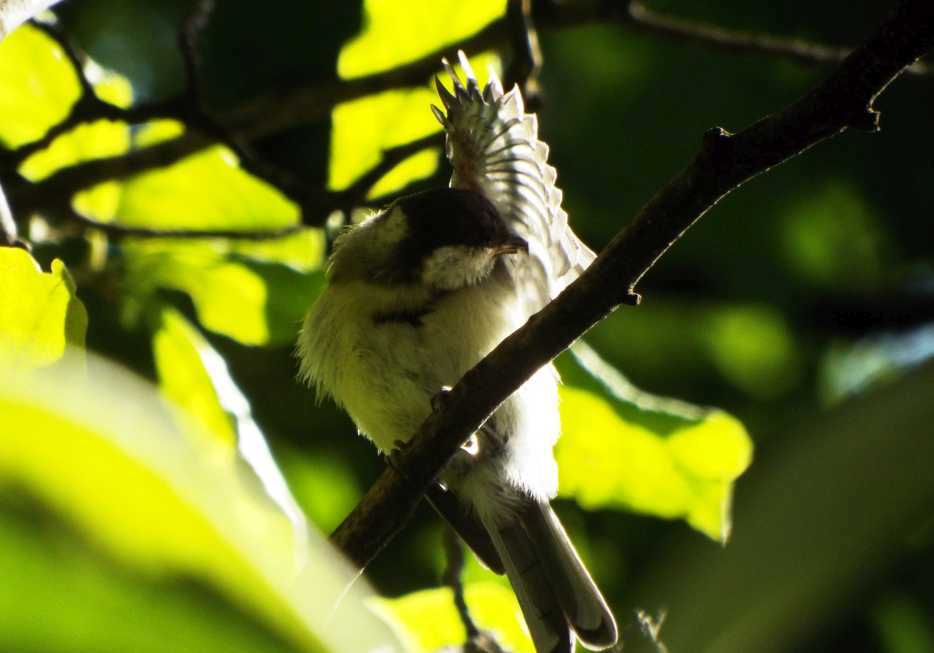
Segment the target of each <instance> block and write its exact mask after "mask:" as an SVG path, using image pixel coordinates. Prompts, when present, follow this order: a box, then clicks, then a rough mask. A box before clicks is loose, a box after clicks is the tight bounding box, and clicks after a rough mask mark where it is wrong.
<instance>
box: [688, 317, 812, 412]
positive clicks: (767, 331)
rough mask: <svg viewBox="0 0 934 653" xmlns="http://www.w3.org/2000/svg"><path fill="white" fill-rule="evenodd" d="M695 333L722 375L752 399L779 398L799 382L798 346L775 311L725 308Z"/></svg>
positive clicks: (707, 318) (708, 318)
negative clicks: (797, 380)
mask: <svg viewBox="0 0 934 653" xmlns="http://www.w3.org/2000/svg"><path fill="white" fill-rule="evenodd" d="M694 329H695V330H696V331H697V334H696V337H698V338H699V339H700V340H701V342H702V343H703V344H704V345H705V346H706V348H707V351H708V355H709V356H710V358H711V360H712V361H713V363H714V365H716V367H717V369H718V370H719V371H720V373H721V374H722V375H723V376H724V377H725V378H727V379H728V380H729V381H731V382H732V383H733V384H734V385H735V386H737V387H739V388H742V389H743V390H745V391H746V392H747V393H748V394H750V395H753V396H756V397H763V398H768V397H775V396H777V395H779V394H781V393H782V392H784V391H785V390H787V389H788V388H789V386H790V385H791V384H792V383H793V382H794V381H795V380H796V379H797V376H798V359H797V358H798V357H797V352H796V351H795V343H794V341H793V340H792V336H791V333H790V330H789V328H788V325H787V324H786V322H785V320H784V319H783V317H782V315H781V314H780V313H779V312H778V311H776V310H775V309H774V308H772V307H769V306H764V305H759V306H756V305H751V306H721V307H718V308H716V309H714V310H711V311H709V312H708V313H707V315H705V316H704V319H703V321H702V322H701V324H700V325H698V326H696V327H694Z"/></svg>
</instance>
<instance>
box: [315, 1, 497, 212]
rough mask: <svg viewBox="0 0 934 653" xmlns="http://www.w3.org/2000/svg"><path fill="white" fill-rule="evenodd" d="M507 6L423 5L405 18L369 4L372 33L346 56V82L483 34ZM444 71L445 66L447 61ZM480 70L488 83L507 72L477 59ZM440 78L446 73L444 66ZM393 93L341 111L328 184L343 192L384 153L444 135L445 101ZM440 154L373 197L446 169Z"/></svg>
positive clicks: (415, 164)
mask: <svg viewBox="0 0 934 653" xmlns="http://www.w3.org/2000/svg"><path fill="white" fill-rule="evenodd" d="M505 6H506V3H505V2H504V1H503V0H492V1H491V0H484V1H483V2H471V3H464V2H456V1H452V0H444V1H443V2H428V1H427V0H419V1H418V2H415V3H411V4H410V5H407V7H406V9H407V10H406V11H404V12H400V11H399V10H398V7H397V6H395V5H393V4H392V3H386V2H374V1H372V0H368V1H367V2H366V3H365V6H364V11H365V15H366V19H365V27H364V29H363V30H362V31H361V33H360V34H359V35H358V36H356V37H355V38H353V39H351V40H350V41H348V42H347V44H346V45H345V46H344V47H343V48H342V49H341V53H340V56H339V58H338V63H337V70H338V74H339V75H340V76H341V77H345V78H350V77H359V76H360V75H366V74H369V73H373V72H377V71H380V70H384V69H386V68H391V67H393V66H395V65H397V64H401V63H405V62H407V61H411V60H413V59H415V58H417V57H420V56H424V55H425V54H428V53H429V52H434V51H436V50H437V49H438V48H440V47H441V46H444V45H446V44H449V43H452V42H454V41H457V40H458V39H461V38H463V37H465V36H468V35H470V34H473V33H475V32H476V31H478V30H479V29H480V28H482V27H483V26H485V25H487V24H488V23H490V22H491V21H493V20H495V19H496V18H498V17H500V16H501V15H502V14H503V12H504V11H505ZM439 64H440V62H439ZM472 64H473V67H474V69H475V70H476V71H477V73H478V74H479V75H480V78H481V80H480V81H481V82H483V81H484V80H485V77H486V71H487V68H488V66H489V65H491V64H492V65H494V66H495V67H496V68H497V69H498V68H499V57H497V56H495V55H484V56H478V57H473V59H472ZM438 68H439V71H440V69H441V67H440V65H439V66H438ZM428 81H429V80H427V79H426V80H425V82H426V85H425V87H424V88H417V89H412V90H405V89H403V90H392V91H386V92H383V93H379V94H377V95H372V96H369V97H365V98H361V99H359V100H354V101H352V102H345V103H343V104H340V105H338V106H337V107H336V108H335V109H334V111H333V112H332V114H331V122H332V130H331V165H330V174H329V181H328V185H329V186H330V187H331V188H335V189H342V188H346V187H347V186H349V185H350V184H352V183H353V181H354V180H355V179H357V178H358V177H359V176H360V175H361V174H362V173H363V172H365V171H366V170H368V169H369V168H371V167H372V166H374V165H376V164H377V163H378V162H379V160H380V157H381V153H382V151H383V150H385V149H387V148H390V147H392V146H394V145H401V144H403V143H407V142H409V141H412V140H415V139H417V138H420V137H422V136H426V135H428V134H431V133H433V132H437V131H440V129H441V127H440V125H439V124H438V122H437V120H435V118H434V116H433V115H432V114H431V111H430V110H429V108H428V107H429V105H430V104H431V103H435V104H437V102H438V100H437V96H436V94H435V92H434V91H433V90H430V89H429V88H428V84H427V82H428ZM438 157H439V155H438V153H437V152H436V151H426V152H420V153H418V154H415V155H413V156H411V157H409V158H408V159H406V160H405V161H403V162H402V163H400V164H399V165H397V166H396V167H395V168H394V169H393V171H392V172H391V173H389V174H388V175H386V176H385V177H384V178H383V179H382V180H381V181H380V182H379V183H378V184H377V185H376V186H374V187H373V188H372V189H371V191H370V197H379V196H381V195H385V194H387V193H391V192H393V191H395V190H398V189H399V188H403V187H404V186H406V185H407V184H409V183H411V182H412V181H414V180H416V179H421V178H424V177H427V176H429V175H431V174H432V173H433V172H434V171H435V170H436V169H437V167H438Z"/></svg>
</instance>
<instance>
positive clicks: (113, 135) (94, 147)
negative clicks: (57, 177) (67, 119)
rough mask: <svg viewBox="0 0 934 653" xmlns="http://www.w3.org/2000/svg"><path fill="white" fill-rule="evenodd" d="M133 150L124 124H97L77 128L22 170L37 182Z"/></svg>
mask: <svg viewBox="0 0 934 653" xmlns="http://www.w3.org/2000/svg"><path fill="white" fill-rule="evenodd" d="M129 147H130V130H129V128H128V127H127V126H126V125H125V124H123V123H117V122H110V121H109V120H98V121H97V122H92V123H86V124H82V125H78V126H77V127H75V128H74V129H72V130H71V131H69V132H66V133H64V134H62V135H61V136H59V137H58V138H56V139H55V140H54V141H52V144H51V145H50V146H49V147H48V148H46V149H44V150H40V151H39V152H36V153H35V154H33V155H32V156H30V157H29V158H28V159H26V160H25V161H24V162H23V164H22V166H20V169H19V171H20V173H21V174H22V175H23V176H24V177H26V178H27V179H29V180H30V181H38V180H40V179H43V178H45V177H48V176H49V175H50V174H52V173H53V172H55V171H56V170H58V169H60V168H64V167H65V166H70V165H74V164H75V163H78V162H79V161H86V160H88V159H94V158H98V157H104V156H113V155H116V154H122V153H124V152H126V151H127V149H129Z"/></svg>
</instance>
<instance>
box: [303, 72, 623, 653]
mask: <svg viewBox="0 0 934 653" xmlns="http://www.w3.org/2000/svg"><path fill="white" fill-rule="evenodd" d="M461 63H462V66H463V67H464V69H465V70H466V71H467V74H468V77H467V82H466V86H464V85H463V84H462V83H461V82H460V80H459V79H458V78H457V77H456V75H454V73H453V71H452V70H451V69H450V67H449V66H448V70H449V71H450V72H451V76H452V79H453V80H454V88H455V92H454V94H453V95H452V94H450V93H448V92H447V91H446V90H444V89H443V87H442V86H441V85H440V83H439V84H438V87H439V93H440V94H441V98H442V102H443V103H444V106H445V109H446V113H445V112H442V111H441V110H439V109H437V108H435V107H432V108H433V109H434V111H435V115H437V116H438V117H439V119H440V120H441V122H442V124H443V125H444V128H445V131H446V132H447V147H446V150H447V154H448V157H449V159H450V160H451V162H452V164H453V165H454V175H453V177H452V180H451V185H452V188H450V189H438V190H435V191H428V192H426V193H423V194H419V195H416V196H412V197H409V198H403V199H402V200H399V201H398V202H397V203H396V204H394V205H392V206H390V207H389V208H387V209H386V210H384V211H383V212H381V213H379V214H377V215H375V216H373V217H371V218H369V219H368V220H366V221H364V222H363V223H361V224H359V225H357V226H355V227H353V228H351V229H350V230H348V231H347V232H346V233H344V234H343V235H341V236H340V238H338V240H337V241H336V243H335V251H334V254H333V257H332V260H331V266H330V268H329V272H328V280H329V283H328V287H327V288H326V289H325V290H324V291H323V292H322V294H321V295H320V296H319V298H318V299H317V300H316V302H315V304H314V305H313V306H312V307H311V310H310V311H309V313H308V315H307V317H306V320H305V324H304V327H303V330H302V334H301V336H300V338H299V343H298V352H299V356H300V359H301V375H302V377H303V378H304V379H305V380H306V381H307V382H308V383H310V384H311V385H313V386H315V388H316V389H317V391H318V393H319V395H330V396H332V397H333V398H334V399H335V400H336V401H337V402H338V403H339V404H340V405H341V406H343V407H344V408H345V409H346V410H347V412H348V413H349V414H350V416H351V417H352V418H353V420H354V422H355V423H356V424H357V427H358V428H359V430H360V432H361V433H363V434H365V435H366V436H367V437H369V438H370V439H371V440H372V441H373V442H374V444H376V446H377V447H378V448H379V449H380V450H381V451H383V452H389V451H391V450H392V449H394V448H395V447H396V446H397V444H398V443H400V442H405V441H407V440H408V439H409V438H410V437H411V436H412V435H413V434H414V433H415V432H416V431H417V430H418V428H419V426H421V424H422V422H423V421H424V420H425V418H426V417H427V416H428V415H429V413H430V412H431V402H432V398H433V397H434V396H435V395H436V394H437V393H438V392H439V391H440V390H441V389H442V388H443V387H444V386H451V385H454V384H455V383H456V382H457V381H458V380H459V379H460V378H461V377H462V376H463V374H464V373H465V372H467V370H469V369H470V368H471V367H473V366H474V365H475V364H476V363H477V362H479V361H480V360H481V359H482V358H483V357H484V356H486V354H488V353H489V352H490V351H491V350H492V349H493V348H494V347H495V346H496V345H497V344H499V343H500V342H501V341H502V340H503V339H504V338H505V337H506V336H508V335H509V334H510V333H512V332H513V331H514V330H516V329H517V328H518V327H520V326H522V325H523V324H524V323H525V321H526V320H527V319H528V318H529V317H530V316H531V315H532V314H533V313H534V312H536V311H537V310H538V309H540V308H541V307H542V306H543V305H544V304H545V303H546V302H547V301H548V300H549V299H551V298H552V297H553V296H555V295H556V294H557V293H558V292H560V290H562V289H563V288H564V287H565V286H566V285H567V284H568V283H570V281H572V280H573V279H574V278H576V276H577V275H578V274H579V272H580V271H581V270H583V269H584V268H585V267H586V266H587V265H588V264H589V263H590V261H591V260H592V258H593V253H592V252H590V250H589V249H587V248H586V247H585V246H584V245H583V244H582V243H580V241H579V240H578V239H577V237H576V236H575V235H574V233H573V232H572V231H571V230H570V228H568V226H567V215H566V214H565V213H564V211H563V210H562V209H561V206H560V203H561V193H560V191H559V190H557V188H556V187H555V185H554V182H555V172H554V168H552V167H551V166H549V165H548V164H547V161H546V158H547V147H546V146H545V145H544V144H543V143H541V142H540V141H539V140H538V136H537V125H536V122H535V117H534V116H531V115H527V114H525V113H524V110H523V107H522V100H521V97H520V95H519V92H518V89H513V90H512V91H510V92H509V93H507V94H504V93H503V90H502V87H501V85H500V84H499V81H498V80H496V78H495V76H493V78H492V80H491V82H490V83H489V84H488V85H487V86H486V87H485V88H484V89H483V91H482V92H481V91H480V89H479V86H478V84H477V82H476V79H475V78H474V77H473V73H472V72H471V71H470V68H469V65H468V64H467V61H466V58H464V57H463V55H461ZM445 65H447V63H446V62H445ZM559 431H560V420H559V414H558V377H557V373H556V371H555V370H554V368H553V367H552V366H551V365H548V366H545V367H544V368H542V369H540V370H539V371H538V372H537V373H536V374H534V375H533V376H532V377H531V378H530V379H529V380H528V381H527V382H526V383H525V384H523V385H522V386H521V387H520V388H519V389H518V390H517V391H516V392H515V393H514V394H513V395H512V396H510V397H509V398H508V399H507V400H506V401H505V402H504V403H503V404H502V405H501V406H500V407H499V408H498V409H497V410H496V412H495V413H494V414H493V415H492V416H491V417H490V419H489V420H488V421H487V423H486V424H485V425H484V426H483V427H482V428H481V429H480V431H478V432H477V434H476V437H475V442H474V443H473V444H474V446H472V447H465V448H464V449H463V450H462V451H460V452H459V453H458V455H457V456H455V458H454V459H453V460H452V462H451V464H450V465H449V466H448V468H447V469H446V470H445V471H444V473H443V475H442V481H443V484H444V488H446V490H445V489H443V488H440V487H439V488H436V489H435V490H434V491H433V493H432V494H431V495H430V496H429V499H430V500H432V502H433V503H434V505H435V506H436V507H437V508H438V510H439V512H441V513H442V514H444V515H445V516H446V517H447V518H448V519H449V521H450V522H451V523H452V525H454V526H455V528H456V529H457V530H458V532H460V533H461V534H462V536H463V537H464V539H465V540H466V541H467V542H468V544H470V545H471V547H472V548H473V549H474V550H475V551H476V552H477V553H478V554H479V555H480V556H481V558H482V559H483V560H484V561H485V562H486V563H487V564H488V566H490V567H491V568H492V569H494V570H496V571H498V572H500V573H502V571H505V572H506V574H507V575H508V576H509V579H510V581H511V582H512V585H513V587H514V589H515V591H516V594H517V597H518V598H519V602H520V605H521V606H522V610H523V614H524V616H525V619H526V623H527V624H528V626H529V631H530V633H531V635H532V638H533V640H534V642H535V646H536V649H537V650H538V651H539V653H545V652H546V651H547V652H552V651H554V652H557V651H562V652H570V651H571V650H572V649H573V642H574V637H573V634H572V630H573V632H574V633H576V634H577V636H578V637H579V638H580V639H581V640H582V641H583V642H584V643H585V644H588V645H590V646H593V647H597V648H604V647H607V646H610V645H612V644H613V643H615V641H616V624H615V622H614V620H613V616H612V614H611V613H610V611H609V609H608V607H607V605H606V603H605V601H604V600H603V597H602V596H601V595H600V592H599V590H598V589H597V587H596V586H595V585H594V583H593V581H592V580H591V578H590V576H589V574H588V573H587V571H586V569H585V568H584V566H583V564H582V563H581V561H580V559H579V557H578V556H577V553H576V552H575V550H574V547H573V546H572V545H571V543H570V540H569V539H568V537H567V535H566V534H565V532H564V529H563V528H562V527H561V524H560V522H559V521H558V520H557V517H556V516H555V514H554V512H553V511H552V509H551V507H550V505H549V504H548V501H549V500H550V499H551V498H552V497H554V496H555V494H556V492H557V482H558V477H557V467H556V465H555V461H554V457H553V454H552V448H553V446H554V444H555V442H556V441H557V438H558V435H559Z"/></svg>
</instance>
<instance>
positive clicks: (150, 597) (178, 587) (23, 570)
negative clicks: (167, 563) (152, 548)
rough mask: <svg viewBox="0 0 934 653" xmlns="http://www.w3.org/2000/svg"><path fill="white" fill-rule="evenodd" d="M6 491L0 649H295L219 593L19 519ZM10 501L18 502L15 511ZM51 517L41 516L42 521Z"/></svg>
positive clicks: (110, 652)
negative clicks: (142, 572) (133, 569)
mask: <svg viewBox="0 0 934 653" xmlns="http://www.w3.org/2000/svg"><path fill="white" fill-rule="evenodd" d="M6 498H7V497H5V496H4V495H3V494H0V576H2V577H3V585H2V587H0V610H2V613H3V619H2V620H0V648H2V649H3V650H6V651H43V652H45V653H81V652H82V651H96V652H99V653H121V652H123V651H133V653H163V652H164V651H165V650H166V640H165V638H164V637H163V636H161V634H164V633H171V648H172V651H173V653H211V652H214V651H242V652H244V653H247V652H249V653H254V652H255V653H269V652H273V651H275V652H276V653H285V652H286V651H295V649H294V648H293V647H291V646H288V645H286V644H285V643H284V642H283V641H282V640H281V639H279V638H277V637H275V636H274V635H273V634H271V633H269V632H268V631H267V630H265V629H263V628H261V627H260V626H259V625H257V624H256V623H255V622H253V621H251V620H249V619H244V617H243V615H242V613H239V612H238V611H237V609H236V608H235V607H233V606H231V605H229V604H228V603H226V602H224V601H222V600H219V599H218V597H217V596H216V593H212V592H211V591H210V590H208V589H207V588H203V587H200V586H196V585H195V584H194V583H187V584H186V583H180V582H178V581H177V580H172V579H156V578H149V579H143V578H139V577H136V576H133V575H130V574H127V573H126V571H125V570H124V569H123V568H121V567H119V566H116V565H113V564H112V563H111V562H110V561H109V560H107V559H106V558H104V557H103V556H101V555H100V554H99V553H98V552H97V551H95V550H92V548H91V547H89V546H88V543H87V541H86V540H85V539H83V538H82V537H81V536H80V535H78V534H76V533H73V532H72V531H71V530H70V529H68V528H66V527H63V526H62V525H60V524H53V525H52V527H50V524H49V523H48V522H49V521H50V520H49V518H48V515H47V514H45V513H39V514H36V513H35V511H30V512H28V513H27V514H25V515H20V514H18V513H20V512H23V511H22V510H16V509H15V508H16V504H15V503H14V501H16V499H17V498H18V497H12V501H5V500H4V499H6ZM8 503H13V504H14V505H13V508H14V509H13V510H10V509H9V506H8V505H6V504H8ZM43 518H44V519H43Z"/></svg>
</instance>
